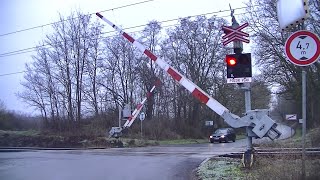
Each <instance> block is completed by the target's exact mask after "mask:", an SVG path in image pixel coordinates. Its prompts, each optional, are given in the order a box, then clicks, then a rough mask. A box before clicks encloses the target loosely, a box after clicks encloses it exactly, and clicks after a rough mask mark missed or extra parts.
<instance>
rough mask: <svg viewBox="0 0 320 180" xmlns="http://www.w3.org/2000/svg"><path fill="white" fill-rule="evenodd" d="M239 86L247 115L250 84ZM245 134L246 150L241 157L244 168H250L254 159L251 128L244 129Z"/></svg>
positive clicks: (249, 104) (249, 105) (249, 103)
mask: <svg viewBox="0 0 320 180" xmlns="http://www.w3.org/2000/svg"><path fill="white" fill-rule="evenodd" d="M239 86H240V87H241V89H243V90H244V95H245V110H246V113H248V112H249V111H251V84H250V83H244V84H239ZM246 133H247V150H246V151H245V152H244V154H243V156H242V162H243V166H244V167H245V168H251V167H252V164H253V157H254V149H253V146H252V137H253V136H255V134H254V133H253V132H252V127H246Z"/></svg>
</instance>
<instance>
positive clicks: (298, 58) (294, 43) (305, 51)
mask: <svg viewBox="0 0 320 180" xmlns="http://www.w3.org/2000/svg"><path fill="white" fill-rule="evenodd" d="M285 52H286V55H287V57H288V59H289V60H290V62H292V63H293V64H295V65H298V66H308V65H310V64H312V63H314V62H316V61H317V60H318V58H319V56H320V40H319V37H318V36H317V35H316V34H314V33H312V32H310V31H306V30H301V31H297V32H295V33H293V34H292V35H291V36H290V37H289V38H288V39H287V41H286V44H285Z"/></svg>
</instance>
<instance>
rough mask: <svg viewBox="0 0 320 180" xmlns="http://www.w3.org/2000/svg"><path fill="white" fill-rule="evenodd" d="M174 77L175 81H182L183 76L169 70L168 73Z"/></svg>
mask: <svg viewBox="0 0 320 180" xmlns="http://www.w3.org/2000/svg"><path fill="white" fill-rule="evenodd" d="M167 72H168V73H169V74H170V75H171V76H172V77H173V79H175V80H177V81H180V80H181V78H182V76H180V75H179V74H178V73H177V72H176V71H174V70H173V69H172V68H171V67H170V68H169V69H168V71H167Z"/></svg>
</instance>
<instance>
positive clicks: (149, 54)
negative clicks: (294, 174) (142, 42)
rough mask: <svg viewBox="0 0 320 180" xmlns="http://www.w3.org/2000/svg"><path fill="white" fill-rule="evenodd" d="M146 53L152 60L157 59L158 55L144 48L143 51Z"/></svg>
mask: <svg viewBox="0 0 320 180" xmlns="http://www.w3.org/2000/svg"><path fill="white" fill-rule="evenodd" d="M143 53H144V54H145V55H147V56H148V57H149V58H150V59H151V60H153V61H156V60H157V56H155V55H154V54H153V53H152V52H150V51H149V50H148V49H146V50H144V52H143Z"/></svg>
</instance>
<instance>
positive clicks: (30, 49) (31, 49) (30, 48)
mask: <svg viewBox="0 0 320 180" xmlns="http://www.w3.org/2000/svg"><path fill="white" fill-rule="evenodd" d="M244 8H246V7H240V8H235V9H234V10H239V9H244ZM227 11H230V10H229V9H228V10H220V11H214V12H209V13H203V14H198V15H193V16H186V17H182V18H187V17H196V16H205V15H210V14H218V13H223V12H227ZM243 14H246V13H239V14H235V15H243ZM227 16H229V15H226V16H217V17H221V18H222V17H227ZM179 19H181V18H175V19H169V20H164V21H160V22H159V23H168V22H171V21H177V20H179ZM146 25H147V24H143V25H137V26H131V27H127V28H123V29H124V30H129V29H134V28H139V27H144V26H146ZM112 32H114V31H108V32H104V33H103V34H107V33H112ZM131 33H132V32H131ZM107 37H111V36H105V37H102V38H107ZM45 46H47V44H44V45H41V46H34V47H29V48H25V49H20V50H15V51H10V52H6V53H2V54H0V58H2V57H7V56H13V55H18V54H24V53H29V52H32V51H35V50H36V48H37V47H45Z"/></svg>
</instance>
